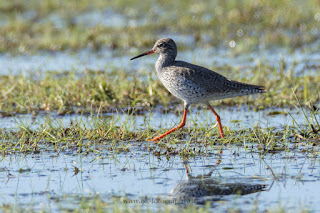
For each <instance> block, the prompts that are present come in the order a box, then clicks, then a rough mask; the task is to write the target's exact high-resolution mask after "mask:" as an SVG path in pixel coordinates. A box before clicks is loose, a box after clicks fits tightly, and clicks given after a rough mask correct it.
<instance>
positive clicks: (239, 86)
mask: <svg viewBox="0 0 320 213" xmlns="http://www.w3.org/2000/svg"><path fill="white" fill-rule="evenodd" d="M166 70H167V71H168V70H170V72H175V75H180V76H183V77H184V78H185V79H186V80H188V81H191V82H193V83H194V84H195V85H199V86H200V87H201V88H202V89H205V90H206V91H208V92H210V93H225V92H229V91H230V92H232V91H241V90H251V89H253V90H255V89H256V90H261V92H262V91H263V90H264V87H263V86H256V85H251V84H245V83H241V82H237V81H232V80H229V79H227V78H226V77H224V76H222V75H220V74H218V73H216V72H213V71H211V70H209V69H207V68H204V67H201V66H197V65H194V64H190V63H187V62H184V61H176V62H175V64H174V65H172V66H170V67H169V69H166ZM171 74H173V73H171Z"/></svg>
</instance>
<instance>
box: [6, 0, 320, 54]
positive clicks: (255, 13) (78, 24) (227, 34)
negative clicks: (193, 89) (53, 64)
mask: <svg viewBox="0 0 320 213" xmlns="http://www.w3.org/2000/svg"><path fill="white" fill-rule="evenodd" d="M319 24H320V2H319V1H318V0H307V1H300V0H293V1H291V0H228V1H195V0H176V1H168V0H151V1H143V2H141V1H137V0H115V1H110V0H107V1H103V0H69V1H63V0H43V1H40V0H29V1H23V0H20V1H18V0H13V1H7V0H1V1H0V51H1V52H8V51H10V52H13V53H24V52H33V51H37V50H50V51H57V50H66V49H68V50H78V49H81V48H86V47H90V48H93V49H99V48H103V47H109V48H112V49H130V48H132V47H139V48H142V47H148V48H149V47H150V46H151V45H153V43H154V41H155V40H157V39H159V38H161V37H174V38H175V40H177V41H176V42H178V43H181V44H180V45H179V47H180V49H183V48H184V46H187V47H188V46H189V45H191V46H192V47H198V46H201V47H204V46H210V47H221V48H233V49H234V50H233V51H237V52H242V51H248V50H257V49H261V48H266V47H267V48H269V47H272V46H281V47H290V48H301V47H304V46H305V45H306V44H310V43H313V42H315V41H317V39H318V37H319V35H320V29H319ZM318 47H319V43H317V48H318Z"/></svg>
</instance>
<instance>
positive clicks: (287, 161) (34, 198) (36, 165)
mask: <svg viewBox="0 0 320 213" xmlns="http://www.w3.org/2000/svg"><path fill="white" fill-rule="evenodd" d="M147 145H148V144H147V143H146V144H144V145H143V146H147ZM141 149H142V148H139V147H134V146H133V151H132V152H130V153H127V154H112V153H107V152H106V153H104V154H102V155H101V156H94V155H89V156H82V155H77V154H71V155H68V154H65V153H61V154H60V155H58V154H56V153H45V152H43V153H41V154H39V155H28V156H12V157H6V158H5V159H3V160H2V161H1V163H0V168H1V170H2V171H1V178H0V182H1V185H2V186H3V187H2V190H1V192H0V198H1V199H0V200H1V201H0V203H1V204H3V203H20V204H22V206H23V204H24V203H26V204H27V203H28V204H29V205H30V203H33V205H34V207H35V208H38V207H47V206H51V207H52V208H57V206H58V205H59V203H55V201H54V199H53V198H58V197H59V196H62V195H65V194H69V195H83V196H92V195H95V194H99V195H100V196H101V197H102V198H103V199H104V200H106V201H108V200H110V199H111V197H112V196H125V195H127V197H128V198H129V199H130V200H133V201H132V202H139V200H140V201H141V200H145V198H141V197H144V196H148V198H147V200H149V201H148V202H150V203H149V204H147V207H150V208H154V209H156V206H158V204H156V203H152V200H155V199H156V198H160V199H163V200H166V199H168V198H167V197H168V196H169V195H170V192H171V191H172V190H173V189H174V188H175V187H176V186H177V185H178V184H179V183H181V182H183V181H185V179H186V172H185V169H184V165H183V160H182V159H181V158H180V157H178V156H176V157H171V158H170V160H169V161H168V160H166V159H165V158H164V157H161V158H158V157H154V156H153V155H152V154H149V153H148V152H145V151H142V150H141ZM210 152H211V151H208V155H207V156H202V157H201V156H197V157H195V159H189V162H188V166H189V169H190V171H191V174H192V175H194V176H196V175H204V174H207V173H209V172H210V171H212V170H213V174H212V178H214V179H216V180H219V181H221V182H224V183H234V182H235V180H236V182H238V183H251V184H266V185H267V190H268V191H262V192H257V193H254V194H249V195H244V196H235V195H228V196H221V197H220V199H223V200H224V201H225V202H214V203H213V204H212V208H214V209H215V210H217V211H224V210H226V209H227V208H229V207H232V208H236V209H238V208H240V209H241V210H250V209H252V208H253V207H254V206H255V203H256V202H257V204H256V205H257V207H258V209H259V211H263V210H267V209H276V208H277V207H278V206H279V203H281V206H282V207H284V208H286V209H287V210H288V211H289V212H290V211H291V212H295V211H296V210H297V209H303V208H308V209H310V210H314V211H320V208H319V205H317V204H318V203H319V202H320V197H319V196H318V192H319V190H320V184H319V182H318V181H319V180H320V170H319V162H320V161H319V158H318V157H315V158H312V157H306V155H305V153H300V151H296V152H280V153H277V154H266V155H265V156H264V159H263V160H262V159H261V156H260V154H259V153H256V152H254V151H251V150H244V149H243V148H238V147H228V148H226V149H225V150H224V153H223V154H222V162H221V163H220V165H219V166H218V167H216V168H215V162H216V160H217V156H216V155H212V154H210ZM213 152H214V150H213ZM74 167H77V168H79V169H80V172H79V173H77V174H75V171H74ZM5 168H7V169H8V170H9V172H10V176H11V177H8V174H7V173H6V171H5ZM271 170H272V171H271ZM44 195H45V196H44ZM134 200H137V201H134ZM60 202H62V204H63V203H64V201H63V200H61V201H60ZM73 202H74V204H75V203H76V202H77V200H73ZM60 204H61V203H60ZM65 204H66V206H72V202H71V203H70V202H69V201H68V202H65Z"/></svg>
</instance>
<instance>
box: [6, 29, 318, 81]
mask: <svg viewBox="0 0 320 213" xmlns="http://www.w3.org/2000/svg"><path fill="white" fill-rule="evenodd" d="M163 36H164V35H163ZM171 37H172V38H173V39H174V38H175V37H177V38H179V37H182V38H183V40H179V41H177V42H178V46H179V43H182V44H185V45H191V46H192V39H191V38H189V37H184V36H181V35H180V36H179V35H172V36H171ZM319 43H320V42H319ZM315 46H316V47H319V46H320V44H318V43H315V44H314V46H312V47H315ZM150 48H151V47H150ZM145 51H146V49H139V50H138V49H136V48H132V50H130V51H127V50H118V51H115V50H111V49H102V50H99V51H93V50H91V49H90V48H86V49H82V50H79V51H77V52H76V53H74V52H71V51H60V52H59V51H57V52H46V51H40V52H37V53H35V54H28V53H24V54H21V55H11V54H9V53H5V54H1V55H0V66H1V68H2V69H1V71H0V75H8V74H20V73H23V74H25V75H27V76H28V73H40V74H41V73H43V72H46V71H57V72H64V71H72V72H76V73H82V72H83V71H85V70H88V69H91V70H103V71H105V72H110V71H111V70H115V69H121V70H123V71H127V72H132V71H135V72H137V70H149V71H150V72H154V65H153V64H154V63H155V61H156V59H157V56H148V57H144V58H143V59H139V60H135V61H130V58H132V57H133V56H135V55H137V54H138V53H142V52H145ZM177 60H183V61H188V62H191V63H196V64H198V65H201V66H204V67H208V68H214V69H220V68H219V67H224V66H230V65H232V67H234V68H230V72H231V71H232V69H239V70H240V71H241V72H244V73H246V74H248V73H247V72H246V71H248V69H249V68H253V67H259V64H260V63H263V64H264V65H269V66H271V67H275V68H279V66H281V65H280V64H281V63H284V65H285V66H286V67H287V69H286V70H287V71H291V70H292V71H293V73H294V74H297V75H304V74H306V73H307V74H309V73H310V74H312V73H314V74H315V73H316V71H317V70H318V69H319V67H320V53H319V51H313V50H309V51H305V50H304V49H297V50H295V51H293V52H292V51H290V50H289V49H284V48H272V49H261V50H257V51H252V52H249V53H244V54H237V53H236V52H235V51H234V50H233V49H230V47H223V48H214V47H199V48H195V47H191V48H188V50H185V51H181V52H179V53H178V57H177ZM293 64H295V65H294V66H293ZM261 72H264V71H263V70H261ZM222 74H223V73H222ZM249 74H250V73H249Z"/></svg>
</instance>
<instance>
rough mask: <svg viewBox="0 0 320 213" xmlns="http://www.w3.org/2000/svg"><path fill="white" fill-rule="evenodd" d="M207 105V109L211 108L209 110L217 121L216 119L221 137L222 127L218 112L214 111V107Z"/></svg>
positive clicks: (222, 136)
mask: <svg viewBox="0 0 320 213" xmlns="http://www.w3.org/2000/svg"><path fill="white" fill-rule="evenodd" d="M208 107H209V109H211V111H212V112H213V114H214V115H215V116H216V118H217V121H218V125H219V131H220V135H221V138H224V134H223V129H222V125H221V121H220V116H219V115H218V113H216V111H214V109H213V108H212V106H210V105H209V104H208Z"/></svg>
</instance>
